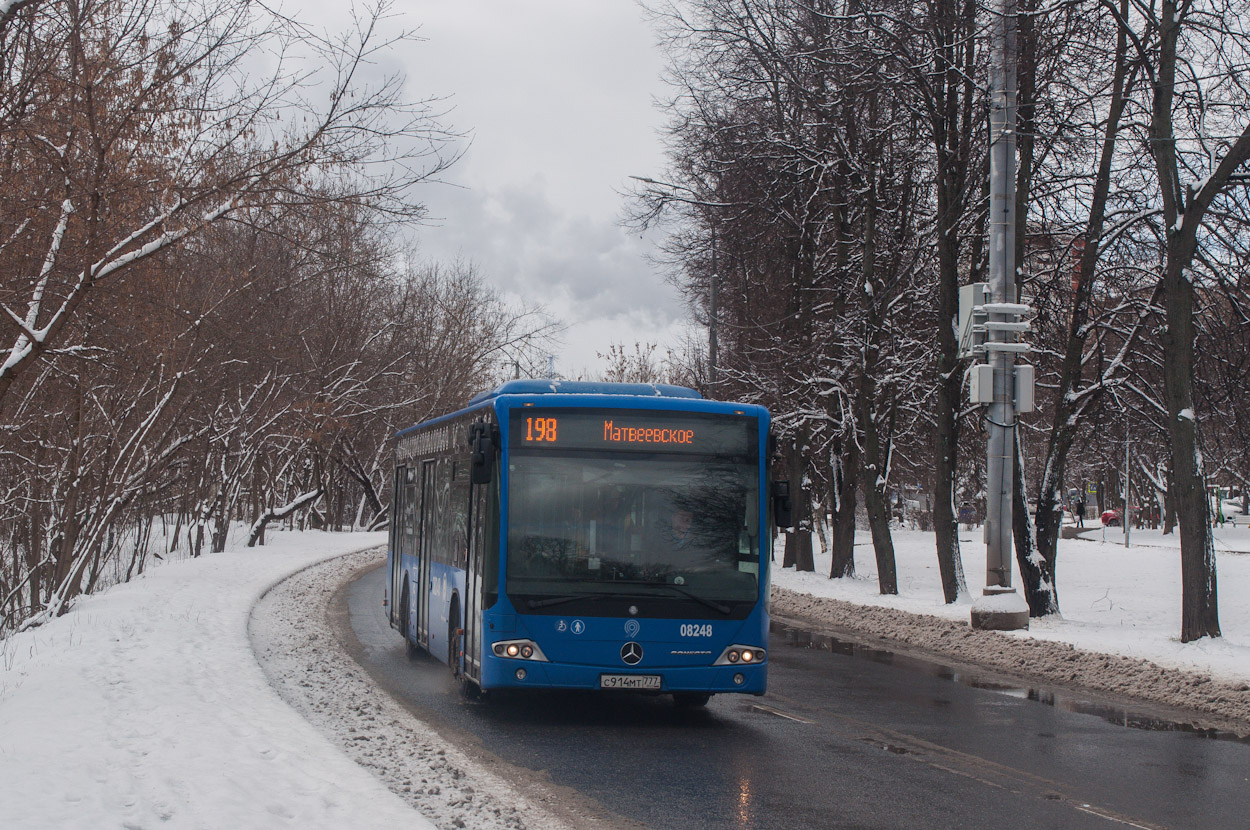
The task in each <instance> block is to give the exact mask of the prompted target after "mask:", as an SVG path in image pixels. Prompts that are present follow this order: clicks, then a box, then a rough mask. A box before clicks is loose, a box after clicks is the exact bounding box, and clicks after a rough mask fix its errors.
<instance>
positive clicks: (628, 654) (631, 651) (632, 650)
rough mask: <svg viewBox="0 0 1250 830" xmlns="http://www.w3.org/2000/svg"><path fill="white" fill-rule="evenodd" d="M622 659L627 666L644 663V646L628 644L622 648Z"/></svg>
mask: <svg viewBox="0 0 1250 830" xmlns="http://www.w3.org/2000/svg"><path fill="white" fill-rule="evenodd" d="M621 659H622V660H624V661H625V664H626V665H627V666H636V665H638V664H639V663H641V662H642V646H640V645H638V644H637V643H626V644H625V645H623V646H621Z"/></svg>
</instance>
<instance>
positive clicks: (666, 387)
mask: <svg viewBox="0 0 1250 830" xmlns="http://www.w3.org/2000/svg"><path fill="white" fill-rule="evenodd" d="M553 394H555V395H631V396H649V397H657V398H695V399H699V400H702V398H703V396H702V395H700V394H699V393H698V392H696V391H695V390H693V389H690V388H688V387H685V386H673V385H671V384H667V383H602V382H599V381H585V380H510V381H508V382H507V383H504V384H502V385H500V386H497V387H495V388H494V389H492V390H490V391H488V392H480V393H478V394H477V395H475V396H474V397H473V400H471V401H469V406H473V405H474V404H477V403H481V402H482V401H487V400H490V399H491V398H497V397H499V396H500V395H553Z"/></svg>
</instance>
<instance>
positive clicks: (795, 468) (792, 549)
mask: <svg viewBox="0 0 1250 830" xmlns="http://www.w3.org/2000/svg"><path fill="white" fill-rule="evenodd" d="M806 449H807V430H806V429H805V428H802V427H800V428H799V430H798V431H797V433H796V434H795V437H794V450H793V452H792V453H791V454H790V492H791V494H792V496H791V504H792V505H793V507H794V529H793V530H790V531H788V532H787V533H786V550H785V556H784V558H783V560H782V567H783V568H786V567H789V566H790V565H791V564H793V565H794V569H795V570H796V571H814V570H816V561H815V559H814V558H813V556H812V500H811V494H810V493H808V492H807V490H806V489H805V488H804V486H803V485H804V483H805V482H804V481H803V479H804V478H805V476H804V473H805V472H806V471H807V465H806V459H805V458H804V453H805V452H806Z"/></svg>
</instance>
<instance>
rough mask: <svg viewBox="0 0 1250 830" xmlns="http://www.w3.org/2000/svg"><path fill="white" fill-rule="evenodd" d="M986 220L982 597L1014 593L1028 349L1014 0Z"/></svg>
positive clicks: (984, 621) (1003, 0) (995, 88)
mask: <svg viewBox="0 0 1250 830" xmlns="http://www.w3.org/2000/svg"><path fill="white" fill-rule="evenodd" d="M990 47H991V56H990V215H989V237H990V238H989V303H987V304H986V305H985V306H984V310H985V311H986V312H988V316H987V320H986V323H985V330H986V339H985V353H986V359H987V362H988V364H989V366H990V367H991V368H992V375H993V398H992V400H991V401H989V407H988V414H987V416H986V423H987V426H988V428H989V429H988V431H989V439H988V442H987V451H986V510H985V514H986V516H985V542H986V560H985V595H986V596H987V597H994V596H998V595H1002V594H1011V593H1014V589H1012V587H1011V559H1012V551H1013V544H1014V539H1013V537H1012V517H1011V513H1012V483H1013V474H1014V471H1015V440H1014V438H1015V426H1016V412H1015V385H1016V384H1015V370H1014V364H1015V354H1016V352H1024V351H1026V350H1027V348H1028V347H1027V345H1025V344H1022V343H1019V342H1016V341H1017V338H1016V334H1017V333H1018V332H1022V331H1025V330H1026V329H1027V328H1028V324H1027V323H1023V322H1020V316H1021V315H1022V314H1023V313H1024V312H1025V311H1027V309H1026V308H1025V307H1024V306H1020V305H1017V303H1016V261H1015V258H1016V257H1015V253H1016V240H1015V233H1016V0H998V8H997V12H996V14H995V20H994V26H993V30H992V41H991V44H990ZM978 623H980V627H987V628H991V627H992V628H1022V627H1023V628H1027V627H1028V612H1027V608H1026V610H1025V612H1024V613H1023V617H1021V615H1020V612H1018V611H1016V610H1011V611H1007V610H1005V607H998V606H996V607H995V608H993V609H991V610H988V611H984V612H982V613H980V614H978V612H977V608H976V606H975V605H974V607H973V625H974V626H977V625H978Z"/></svg>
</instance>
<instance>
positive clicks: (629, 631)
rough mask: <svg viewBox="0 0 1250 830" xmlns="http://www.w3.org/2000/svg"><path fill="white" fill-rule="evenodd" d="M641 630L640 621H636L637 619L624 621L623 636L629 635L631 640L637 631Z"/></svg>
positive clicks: (636, 634)
mask: <svg viewBox="0 0 1250 830" xmlns="http://www.w3.org/2000/svg"><path fill="white" fill-rule="evenodd" d="M641 630H642V623H640V622H638V621H637V620H626V621H625V636H626V637H629V638H630V639H631V640H632V639H633V638H634V637H637V636H638V632H639V631H641Z"/></svg>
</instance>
